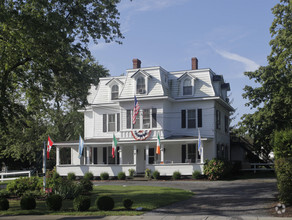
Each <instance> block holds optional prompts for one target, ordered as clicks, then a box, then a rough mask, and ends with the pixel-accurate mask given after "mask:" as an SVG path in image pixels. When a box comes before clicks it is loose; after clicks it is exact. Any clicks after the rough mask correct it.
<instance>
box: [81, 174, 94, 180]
mask: <svg viewBox="0 0 292 220" xmlns="http://www.w3.org/2000/svg"><path fill="white" fill-rule="evenodd" d="M93 177H94V176H93V173H91V172H88V173H85V174H84V177H83V178H84V179H87V180H93Z"/></svg>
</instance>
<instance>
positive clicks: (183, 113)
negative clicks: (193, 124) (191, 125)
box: [181, 110, 186, 128]
mask: <svg viewBox="0 0 292 220" xmlns="http://www.w3.org/2000/svg"><path fill="white" fill-rule="evenodd" d="M181 128H186V110H181Z"/></svg>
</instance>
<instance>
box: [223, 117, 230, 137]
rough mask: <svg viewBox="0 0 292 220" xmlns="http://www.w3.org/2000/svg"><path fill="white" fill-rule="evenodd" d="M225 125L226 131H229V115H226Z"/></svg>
mask: <svg viewBox="0 0 292 220" xmlns="http://www.w3.org/2000/svg"><path fill="white" fill-rule="evenodd" d="M224 122H225V123H224V125H225V126H224V127H225V133H228V131H229V118H228V116H226V115H225V117H224Z"/></svg>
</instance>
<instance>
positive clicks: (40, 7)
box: [0, 0, 123, 161]
mask: <svg viewBox="0 0 292 220" xmlns="http://www.w3.org/2000/svg"><path fill="white" fill-rule="evenodd" d="M118 3H119V0H88V1H82V0H3V1H1V3H0V51H1V52H0V78H1V80H0V152H1V155H0V158H7V157H10V158H13V159H17V160H29V161H35V160H36V155H35V154H37V153H38V152H40V151H41V149H42V144H41V145H40V143H42V141H41V140H44V139H45V138H46V136H47V135H48V132H49V131H52V130H54V131H57V130H58V131H59V133H58V135H59V136H58V137H57V138H56V139H55V140H61V138H62V140H64V139H65V140H68V139H72V137H73V136H75V137H76V132H74V129H71V130H70V132H72V130H73V132H72V133H75V135H73V136H72V137H69V136H70V135H69V134H68V133H70V132H68V126H69V125H68V124H66V120H63V117H65V116H66V117H67V116H68V118H70V117H71V116H72V115H74V114H76V113H74V112H75V111H76V109H78V108H80V107H81V106H84V105H86V103H87V100H86V97H87V94H88V89H89V87H90V86H91V85H92V84H93V85H97V83H98V81H99V77H101V76H106V75H107V74H108V72H107V70H105V69H104V68H103V67H102V66H101V65H99V64H98V63H97V62H96V61H95V60H94V59H93V58H92V56H91V54H90V51H89V49H88V43H89V42H90V40H92V41H93V42H95V43H98V40H100V39H104V40H105V41H106V42H111V41H116V42H118V43H120V41H119V39H122V38H123V36H122V34H121V32H120V26H119V23H118V19H119V13H118V10H117V7H116V6H117V4H118ZM68 123H72V121H71V122H68ZM52 127H53V129H52ZM69 127H71V128H72V127H75V126H69ZM50 128H51V129H50ZM61 135H62V137H61ZM59 138H60V139H59Z"/></svg>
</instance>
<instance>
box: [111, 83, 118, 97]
mask: <svg viewBox="0 0 292 220" xmlns="http://www.w3.org/2000/svg"><path fill="white" fill-rule="evenodd" d="M118 97H119V86H118V85H113V87H112V100H115V99H118Z"/></svg>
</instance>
